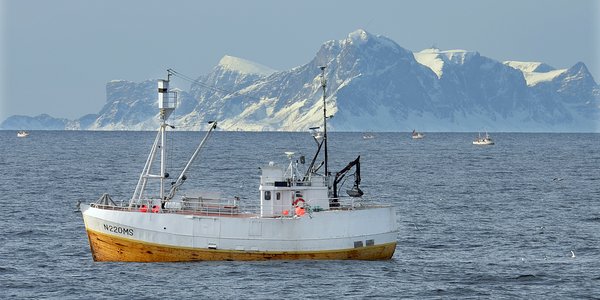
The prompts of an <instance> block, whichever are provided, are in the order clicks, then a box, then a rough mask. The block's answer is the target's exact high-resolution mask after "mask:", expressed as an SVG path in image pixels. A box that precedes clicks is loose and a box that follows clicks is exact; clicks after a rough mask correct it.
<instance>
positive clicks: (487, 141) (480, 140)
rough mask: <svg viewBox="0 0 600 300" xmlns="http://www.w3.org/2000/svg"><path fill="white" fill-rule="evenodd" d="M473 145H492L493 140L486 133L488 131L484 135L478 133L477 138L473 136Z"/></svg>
mask: <svg viewBox="0 0 600 300" xmlns="http://www.w3.org/2000/svg"><path fill="white" fill-rule="evenodd" d="M473 145H481V146H487V145H494V140H492V138H491V137H490V136H489V135H488V133H487V132H486V133H485V136H483V137H482V136H481V133H479V134H478V135H477V138H475V140H474V141H473Z"/></svg>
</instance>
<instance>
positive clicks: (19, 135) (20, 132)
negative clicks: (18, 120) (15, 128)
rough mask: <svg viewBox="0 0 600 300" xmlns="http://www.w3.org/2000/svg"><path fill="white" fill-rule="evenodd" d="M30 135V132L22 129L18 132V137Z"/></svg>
mask: <svg viewBox="0 0 600 300" xmlns="http://www.w3.org/2000/svg"><path fill="white" fill-rule="evenodd" d="M28 136H29V132H27V131H24V130H21V131H19V132H17V137H28Z"/></svg>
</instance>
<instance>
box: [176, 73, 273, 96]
mask: <svg viewBox="0 0 600 300" xmlns="http://www.w3.org/2000/svg"><path fill="white" fill-rule="evenodd" d="M167 71H168V72H169V73H170V74H172V75H174V76H177V77H179V78H180V79H183V80H185V81H187V82H190V83H192V85H193V84H197V85H199V86H201V87H204V88H207V89H210V90H213V91H215V92H220V93H224V94H226V95H231V96H236V95H237V96H240V97H246V98H250V99H254V100H259V101H260V100H261V99H262V98H260V97H256V96H252V95H248V94H241V93H239V91H236V92H233V91H230V90H226V89H223V88H219V87H216V86H214V85H210V84H208V83H205V82H202V81H200V80H198V79H193V78H191V77H189V76H187V75H184V74H181V73H179V72H177V71H175V70H173V69H167ZM261 79H262V78H261ZM259 80H260V79H259ZM257 81H258V80H256V81H255V82H257ZM255 82H252V83H251V84H250V85H252V84H254V83H255ZM250 85H249V86H250Z"/></svg>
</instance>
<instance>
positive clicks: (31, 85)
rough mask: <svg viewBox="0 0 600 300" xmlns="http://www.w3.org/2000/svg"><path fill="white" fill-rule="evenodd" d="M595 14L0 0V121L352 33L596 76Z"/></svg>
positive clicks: (477, 4)
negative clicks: (229, 59) (229, 58)
mask: <svg viewBox="0 0 600 300" xmlns="http://www.w3.org/2000/svg"><path fill="white" fill-rule="evenodd" d="M599 19H600V1H592V0H578V1H573V0H535V1H534V0H502V1H481V0H453V1H445V0H440V1H377V0H374V1H354V0H346V1H342V0H340V1H324V0H320V1H313V0H303V1H280V0H269V1H266V0H265V1H248V0H246V1H242V0H239V1H233V0H220V1H210V2H208V1H192V0H189V1H181V0H171V1H156V0H144V1H142V0H131V1H127V0H103V1H91V0H90V1H85V0H0V20H1V24H0V32H1V34H2V36H1V47H0V58H1V60H0V68H1V73H0V76H1V77H0V90H1V93H0V101H1V102H0V122H1V121H3V120H4V119H6V118H7V117H9V116H11V115H14V114H20V115H29V116H35V115H38V114H41V113H48V114H50V115H51V116H53V117H63V118H69V119H76V118H79V117H81V116H83V115H85V114H88V113H97V112H98V111H99V110H100V109H101V108H102V106H103V104H104V102H105V96H106V95H105V84H106V82H108V81H110V80H112V79H125V80H131V81H142V80H145V79H151V78H162V77H164V75H165V70H166V69H167V68H174V69H175V70H178V71H179V72H181V73H183V74H186V75H188V76H191V77H194V78H195V77H197V76H199V75H201V74H205V73H207V72H209V71H210V69H211V68H212V67H213V66H215V65H216V64H217V63H218V61H219V59H220V58H221V57H222V56H223V55H226V54H228V55H233V56H238V57H241V58H245V59H248V60H252V61H255V62H258V63H261V64H263V65H266V66H269V67H271V68H274V69H277V70H286V69H289V68H292V67H295V66H299V65H302V64H305V63H307V62H308V61H310V59H311V58H312V57H313V56H314V55H315V53H316V52H317V50H318V49H319V47H320V46H321V44H322V43H323V42H325V41H327V40H332V39H343V38H345V37H346V36H347V35H348V33H350V32H352V31H354V30H356V29H359V28H362V29H365V30H367V31H368V32H370V33H373V34H381V35H384V36H387V37H389V38H391V39H392V40H394V41H396V42H397V43H398V44H399V45H400V46H402V47H404V48H407V49H409V50H412V51H419V50H422V49H424V48H428V47H430V46H432V45H436V46H437V47H438V48H440V49H443V50H448V49H466V50H475V51H479V52H480V53H481V54H482V55H485V56H488V57H491V58H493V59H496V60H499V61H504V60H520V61H542V62H545V63H548V64H550V65H552V66H554V67H556V68H568V67H570V66H572V65H573V64H575V63H577V62H578V61H582V62H584V63H585V64H586V65H587V66H588V68H589V69H590V71H591V72H592V74H593V75H594V78H595V79H596V81H598V80H600V59H599V57H598V56H599V50H600V46H599V45H600V40H599V39H600V21H599ZM179 87H180V88H182V89H187V88H188V87H189V86H188V84H187V83H184V82H181V84H180V86H179Z"/></svg>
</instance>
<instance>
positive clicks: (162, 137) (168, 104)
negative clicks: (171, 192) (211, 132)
mask: <svg viewBox="0 0 600 300" xmlns="http://www.w3.org/2000/svg"><path fill="white" fill-rule="evenodd" d="M167 71H168V73H167V79H166V80H165V79H160V80H158V108H159V116H158V117H159V122H160V127H159V129H158V134H157V135H156V139H155V140H154V144H153V145H152V149H151V150H150V154H149V155H148V159H147V160H146V164H145V165H144V169H143V170H142V173H141V174H140V179H139V180H138V184H137V186H136V188H135V191H134V192H133V196H132V197H131V201H130V202H129V206H130V207H131V206H133V205H134V204H135V203H136V202H138V203H139V202H141V201H142V200H143V199H144V198H145V195H144V191H145V189H146V186H147V184H148V179H158V180H159V181H160V185H159V197H160V199H164V198H165V188H164V183H165V179H167V178H168V177H169V173H167V172H166V156H167V147H166V146H167V145H166V144H167V143H166V139H167V133H166V129H167V127H171V128H175V127H174V126H171V125H169V124H167V119H169V116H170V115H171V113H172V112H173V111H174V110H175V107H176V106H177V93H176V92H171V91H169V81H170V80H171V75H173V74H172V73H171V71H170V70H167ZM159 148H160V153H159V157H160V170H159V174H151V171H152V163H153V162H154V160H155V157H156V154H157V152H158V151H157V150H158V149H159Z"/></svg>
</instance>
